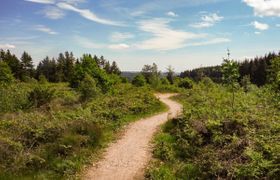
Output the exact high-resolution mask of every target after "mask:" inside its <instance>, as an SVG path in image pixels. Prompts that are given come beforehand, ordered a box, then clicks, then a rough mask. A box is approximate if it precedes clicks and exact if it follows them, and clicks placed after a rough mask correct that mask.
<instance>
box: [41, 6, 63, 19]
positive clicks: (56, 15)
mask: <svg viewBox="0 0 280 180" xmlns="http://www.w3.org/2000/svg"><path fill="white" fill-rule="evenodd" d="M42 13H43V14H44V15H45V17H47V18H49V19H61V18H63V17H64V16H65V12H64V11H63V10H61V9H60V8H57V7H54V6H48V7H46V8H45V9H44V10H43V11H42Z"/></svg>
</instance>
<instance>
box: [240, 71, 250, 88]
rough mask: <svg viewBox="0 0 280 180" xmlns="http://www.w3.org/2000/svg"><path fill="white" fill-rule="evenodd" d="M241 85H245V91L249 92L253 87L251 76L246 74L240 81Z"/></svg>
mask: <svg viewBox="0 0 280 180" xmlns="http://www.w3.org/2000/svg"><path fill="white" fill-rule="evenodd" d="M240 84H241V87H243V89H244V92H249V91H251V89H252V83H251V80H250V76H248V75H247V76H244V77H243V78H242V79H241V81H240Z"/></svg>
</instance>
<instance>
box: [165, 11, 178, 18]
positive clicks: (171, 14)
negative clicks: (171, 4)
mask: <svg viewBox="0 0 280 180" xmlns="http://www.w3.org/2000/svg"><path fill="white" fill-rule="evenodd" d="M166 15H167V16H170V17H178V14H176V13H175V12H173V11H169V12H167V13H166Z"/></svg>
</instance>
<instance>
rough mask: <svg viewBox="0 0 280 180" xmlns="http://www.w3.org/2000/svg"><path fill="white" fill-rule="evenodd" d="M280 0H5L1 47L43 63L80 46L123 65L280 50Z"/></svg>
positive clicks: (0, 13)
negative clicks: (47, 57) (46, 58)
mask: <svg viewBox="0 0 280 180" xmlns="http://www.w3.org/2000/svg"><path fill="white" fill-rule="evenodd" d="M279 45H280V1H279V0H172V1H171V0H141V1H139V0H94V1H93V0H5V1H4V0H3V1H2V2H1V6H0V48H2V49H10V50H11V51H12V52H13V53H15V54H16V55H18V56H20V55H21V54H22V52H23V51H24V50H26V51H27V52H29V53H30V54H31V55H32V57H33V59H34V62H35V64H37V63H38V62H39V61H40V60H42V59H43V58H44V57H45V56H47V55H48V56H51V57H57V55H58V53H59V52H64V51H66V50H68V51H72V52H73V53H74V55H76V56H77V57H79V56H81V55H82V54H83V53H92V54H96V55H98V56H100V55H104V56H105V58H107V59H108V60H110V61H113V60H115V61H117V63H118V64H119V66H120V68H121V69H122V70H132V71H135V70H140V69H141V68H142V66H143V65H144V64H151V63H153V62H155V63H156V64H158V66H159V68H160V69H161V70H165V68H166V67H167V66H168V65H172V66H173V67H174V68H175V70H176V71H178V72H179V71H183V70H186V69H192V68H196V67H200V66H207V65H216V64H220V63H221V62H222V58H223V57H224V56H225V55H226V49H227V48H229V49H230V50H231V54H232V58H234V59H244V58H245V57H254V56H256V55H264V54H265V53H267V52H269V51H278V50H280V48H279Z"/></svg>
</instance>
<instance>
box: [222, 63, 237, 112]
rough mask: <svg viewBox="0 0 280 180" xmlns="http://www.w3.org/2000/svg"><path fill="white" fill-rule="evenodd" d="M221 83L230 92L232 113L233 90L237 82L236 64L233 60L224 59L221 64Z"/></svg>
mask: <svg viewBox="0 0 280 180" xmlns="http://www.w3.org/2000/svg"><path fill="white" fill-rule="evenodd" d="M222 73H223V81H224V82H225V83H226V84H228V85H229V86H230V88H231V92H232V102H231V108H232V111H234V101H235V88H236V84H237V80H238V78H239V69H238V63H237V62H235V61H233V60H228V59H225V60H224V63H223V64H222Z"/></svg>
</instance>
